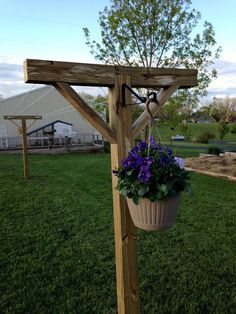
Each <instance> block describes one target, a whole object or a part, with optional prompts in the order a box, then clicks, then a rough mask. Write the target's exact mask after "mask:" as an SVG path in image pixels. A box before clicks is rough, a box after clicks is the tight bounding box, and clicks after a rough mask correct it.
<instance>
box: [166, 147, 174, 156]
mask: <svg viewBox="0 0 236 314" xmlns="http://www.w3.org/2000/svg"><path fill="white" fill-rule="evenodd" d="M165 148H166V152H167V154H168V155H169V156H171V155H172V154H173V152H172V150H171V149H170V148H169V147H168V146H166V147H165Z"/></svg>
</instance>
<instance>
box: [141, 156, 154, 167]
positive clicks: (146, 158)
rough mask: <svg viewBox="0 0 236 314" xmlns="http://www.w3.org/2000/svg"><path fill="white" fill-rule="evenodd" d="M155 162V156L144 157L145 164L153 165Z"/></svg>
mask: <svg viewBox="0 0 236 314" xmlns="http://www.w3.org/2000/svg"><path fill="white" fill-rule="evenodd" d="M153 162H154V157H152V156H148V157H145V158H143V166H151V164H152V163H153Z"/></svg>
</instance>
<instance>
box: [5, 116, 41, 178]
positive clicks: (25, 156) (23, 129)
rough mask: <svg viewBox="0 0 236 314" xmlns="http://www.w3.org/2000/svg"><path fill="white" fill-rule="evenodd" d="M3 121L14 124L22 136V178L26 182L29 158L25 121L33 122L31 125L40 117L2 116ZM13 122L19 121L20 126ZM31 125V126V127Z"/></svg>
mask: <svg viewBox="0 0 236 314" xmlns="http://www.w3.org/2000/svg"><path fill="white" fill-rule="evenodd" d="M4 119H5V120H10V121H11V122H12V123H14V124H15V125H16V126H17V128H18V130H19V132H20V134H21V136H22V148H23V165H24V178H25V179H26V180H28V179H29V158H28V143H27V125H26V120H34V121H33V123H34V122H35V121H36V120H38V119H42V117H41V116H4ZM14 120H20V121H21V126H19V125H17V123H15V121H14ZM33 123H31V126H32V125H33Z"/></svg>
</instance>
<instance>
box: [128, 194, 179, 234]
mask: <svg viewBox="0 0 236 314" xmlns="http://www.w3.org/2000/svg"><path fill="white" fill-rule="evenodd" d="M127 202H128V207H129V211H130V215H131V217H132V219H133V222H134V224H135V226H136V227H138V228H140V229H144V230H163V229H167V228H170V227H171V226H172V225H173V224H174V223H175V220H176V215H177V211H178V207H179V204H180V196H179V195H178V196H174V197H169V198H166V199H163V200H157V201H155V202H151V201H150V200H149V199H147V198H142V199H141V201H140V203H139V204H138V205H136V204H134V202H133V200H132V199H131V198H127Z"/></svg>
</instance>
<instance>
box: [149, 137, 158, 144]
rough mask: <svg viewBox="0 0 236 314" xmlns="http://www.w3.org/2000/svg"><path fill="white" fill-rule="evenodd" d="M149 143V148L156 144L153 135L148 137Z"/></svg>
mask: <svg viewBox="0 0 236 314" xmlns="http://www.w3.org/2000/svg"><path fill="white" fill-rule="evenodd" d="M149 141H150V144H151V146H153V145H155V144H156V140H155V137H154V136H153V135H150V137H149Z"/></svg>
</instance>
